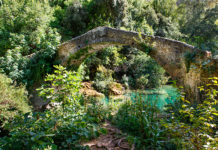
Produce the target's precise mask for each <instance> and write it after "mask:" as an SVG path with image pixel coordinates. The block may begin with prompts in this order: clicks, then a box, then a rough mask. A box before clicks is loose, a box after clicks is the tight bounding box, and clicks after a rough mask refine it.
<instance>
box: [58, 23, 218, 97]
mask: <svg viewBox="0 0 218 150" xmlns="http://www.w3.org/2000/svg"><path fill="white" fill-rule="evenodd" d="M141 39H146V44H147V45H148V46H151V47H152V50H151V51H150V52H149V55H150V56H151V57H152V58H153V59H155V60H156V61H157V63H158V64H159V65H160V66H162V67H163V68H164V69H165V70H166V72H168V73H169V74H170V76H171V77H172V78H173V79H174V80H176V81H177V85H179V86H183V87H184V90H185V92H186V94H187V97H188V98H189V99H191V100H192V101H193V100H199V98H200V97H199V96H200V95H199V91H198V86H199V85H200V83H201V80H202V78H206V77H209V76H217V71H215V72H213V73H212V74H208V73H207V72H205V70H204V69H202V64H203V63H204V62H207V61H209V63H208V64H207V65H211V64H212V65H213V66H215V70H216V69H217V60H213V59H212V58H211V53H209V52H207V51H202V50H199V49H196V48H195V47H194V46H191V45H188V44H186V43H183V42H180V41H176V40H171V39H167V38H163V37H157V36H148V35H145V34H140V36H139V33H137V32H131V31H124V30H120V29H114V28H110V27H98V28H95V29H93V30H90V31H88V32H87V33H85V34H83V35H81V36H78V37H75V38H73V39H71V40H69V41H67V42H65V43H63V44H61V45H60V46H59V49H58V57H57V59H58V60H59V61H60V62H61V64H62V65H64V66H69V65H70V66H74V67H77V66H79V65H80V64H81V63H82V62H83V60H84V59H85V58H86V57H87V56H89V55H90V54H92V53H94V52H97V51H99V50H101V49H103V48H105V47H108V46H112V45H130V46H132V47H136V48H138V49H140V50H143V46H142V43H140V42H137V41H140V40H141ZM187 55H190V56H191V58H192V59H194V61H193V62H192V61H191V60H187Z"/></svg>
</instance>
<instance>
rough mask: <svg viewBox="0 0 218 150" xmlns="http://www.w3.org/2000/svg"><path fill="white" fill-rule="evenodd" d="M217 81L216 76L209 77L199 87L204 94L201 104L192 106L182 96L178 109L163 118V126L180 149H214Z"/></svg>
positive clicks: (217, 114)
mask: <svg viewBox="0 0 218 150" xmlns="http://www.w3.org/2000/svg"><path fill="white" fill-rule="evenodd" d="M217 83H218V78H216V77H214V78H209V82H208V83H207V84H206V85H205V86H202V87H200V90H201V91H204V92H205V96H206V97H205V99H204V101H203V103H201V104H197V105H195V106H193V104H191V103H190V102H189V101H188V100H185V99H184V97H182V98H181V103H180V105H179V106H180V107H178V110H177V111H173V113H171V116H170V118H169V119H168V120H165V123H164V126H165V127H166V128H167V130H168V133H169V135H170V136H171V138H172V141H173V142H174V143H175V144H176V145H177V146H179V147H181V148H182V149H197V150H200V149H216V147H217V143H216V141H217V137H216V136H217V133H215V132H216V129H217V127H216V124H217V116H218V113H217V108H216V107H217V90H216V89H217V87H218V84H217ZM172 108H173V107H170V108H169V109H168V110H171V111H172V110H173V109H172Z"/></svg>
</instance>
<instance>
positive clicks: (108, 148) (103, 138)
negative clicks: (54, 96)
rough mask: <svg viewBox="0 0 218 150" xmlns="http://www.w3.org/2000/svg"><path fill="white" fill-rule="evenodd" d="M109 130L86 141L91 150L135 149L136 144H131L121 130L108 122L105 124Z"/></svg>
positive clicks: (85, 144)
mask: <svg viewBox="0 0 218 150" xmlns="http://www.w3.org/2000/svg"><path fill="white" fill-rule="evenodd" d="M103 128H105V129H106V130H107V131H108V132H107V134H105V135H100V136H99V137H98V138H97V139H94V140H91V141H89V142H86V143H84V144H83V145H84V146H89V148H90V149H91V150H134V149H135V148H134V145H132V146H130V145H129V143H128V142H127V140H126V139H125V136H124V135H122V134H121V131H120V130H119V129H117V128H116V127H114V126H112V125H111V124H110V123H109V122H106V123H105V124H104V126H103Z"/></svg>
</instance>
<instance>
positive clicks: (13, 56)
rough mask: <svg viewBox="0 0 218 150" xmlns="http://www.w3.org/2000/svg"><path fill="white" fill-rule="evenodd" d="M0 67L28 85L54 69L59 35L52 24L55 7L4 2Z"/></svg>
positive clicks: (10, 75)
mask: <svg viewBox="0 0 218 150" xmlns="http://www.w3.org/2000/svg"><path fill="white" fill-rule="evenodd" d="M0 7H1V9H0V37H1V39H2V40H1V42H0V49H1V50H0V56H1V57H0V68H1V70H3V72H4V73H5V74H7V75H8V76H9V77H10V78H12V79H13V80H15V81H17V82H18V83H20V82H22V83H25V84H28V85H32V84H33V83H34V82H36V81H39V80H41V79H42V77H43V76H44V75H45V74H46V73H50V72H51V70H52V66H53V63H51V62H53V61H54V55H55V53H56V46H57V45H58V44H59V41H60V36H59V34H58V33H57V32H56V30H55V29H52V28H50V27H49V24H50V21H51V20H52V9H51V7H50V6H49V4H48V3H47V2H39V1H25V0H20V1H4V4H3V5H2V6H0Z"/></svg>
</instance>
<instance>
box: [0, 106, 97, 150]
mask: <svg viewBox="0 0 218 150" xmlns="http://www.w3.org/2000/svg"><path fill="white" fill-rule="evenodd" d="M55 109H56V110H48V111H45V112H43V113H28V114H26V115H24V116H18V117H16V119H14V121H13V122H12V123H11V124H8V126H7V129H9V130H10V133H9V136H8V137H3V138H1V139H0V144H1V148H3V149H8V150H10V149H11V150H12V149H18V150H23V149H31V150H36V149H45V148H47V147H51V148H52V149H82V146H80V145H79V143H80V141H83V140H87V139H90V138H93V137H95V136H98V134H99V131H100V130H99V128H98V126H96V125H95V124H93V123H92V120H91V118H89V117H87V116H86V115H85V113H84V112H82V111H80V112H78V113H76V114H75V112H74V109H72V110H71V107H67V111H68V114H67V115H65V116H62V115H61V114H60V113H59V111H60V110H59V109H58V108H55ZM83 149H85V148H83Z"/></svg>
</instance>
